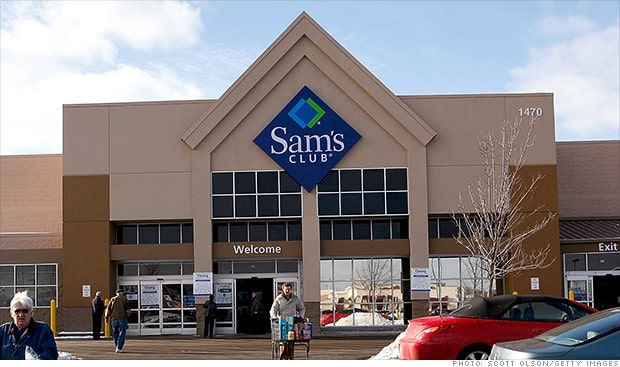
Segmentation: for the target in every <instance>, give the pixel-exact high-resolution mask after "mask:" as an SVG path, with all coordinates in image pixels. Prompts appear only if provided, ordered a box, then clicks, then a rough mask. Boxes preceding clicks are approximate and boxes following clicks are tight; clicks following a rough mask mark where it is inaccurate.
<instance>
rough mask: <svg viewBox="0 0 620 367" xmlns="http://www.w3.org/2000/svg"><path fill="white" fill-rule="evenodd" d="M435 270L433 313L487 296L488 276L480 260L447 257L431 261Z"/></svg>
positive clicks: (431, 300)
mask: <svg viewBox="0 0 620 367" xmlns="http://www.w3.org/2000/svg"><path fill="white" fill-rule="evenodd" d="M429 266H430V268H431V274H432V278H431V294H430V302H431V305H430V306H431V307H430V310H429V312H430V313H433V314H439V313H440V312H449V311H452V310H454V309H455V308H456V307H458V306H460V305H461V304H462V303H463V302H464V301H465V300H467V299H469V298H472V297H474V296H482V295H486V290H487V288H488V287H487V285H486V279H487V277H486V275H485V274H484V273H483V271H482V267H481V262H480V259H478V258H474V257H471V256H446V257H433V258H430V259H429Z"/></svg>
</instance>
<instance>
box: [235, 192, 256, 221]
mask: <svg viewBox="0 0 620 367" xmlns="http://www.w3.org/2000/svg"><path fill="white" fill-rule="evenodd" d="M255 216H256V196H254V195H241V196H235V217H255Z"/></svg>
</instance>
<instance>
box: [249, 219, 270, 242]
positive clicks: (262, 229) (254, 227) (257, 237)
mask: <svg viewBox="0 0 620 367" xmlns="http://www.w3.org/2000/svg"><path fill="white" fill-rule="evenodd" d="M250 241H258V242H263V241H267V223H266V222H252V223H250Z"/></svg>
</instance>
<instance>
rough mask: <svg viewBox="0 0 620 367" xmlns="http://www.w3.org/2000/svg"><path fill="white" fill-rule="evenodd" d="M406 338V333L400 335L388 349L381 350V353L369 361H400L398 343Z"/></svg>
mask: <svg viewBox="0 0 620 367" xmlns="http://www.w3.org/2000/svg"><path fill="white" fill-rule="evenodd" d="M403 336H405V331H403V332H402V333H400V334H399V335H398V336H397V337H396V339H394V341H393V342H392V343H390V344H389V345H388V346H387V347H385V348H383V349H381V351H380V352H379V353H378V354H377V355H374V356H372V357H370V358H368V359H382V360H383V359H399V358H398V341H399V340H400V339H401V338H402V337H403Z"/></svg>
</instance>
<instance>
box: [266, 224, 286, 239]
mask: <svg viewBox="0 0 620 367" xmlns="http://www.w3.org/2000/svg"><path fill="white" fill-rule="evenodd" d="M268 228H269V237H268V239H267V240H268V241H286V222H273V223H268Z"/></svg>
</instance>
